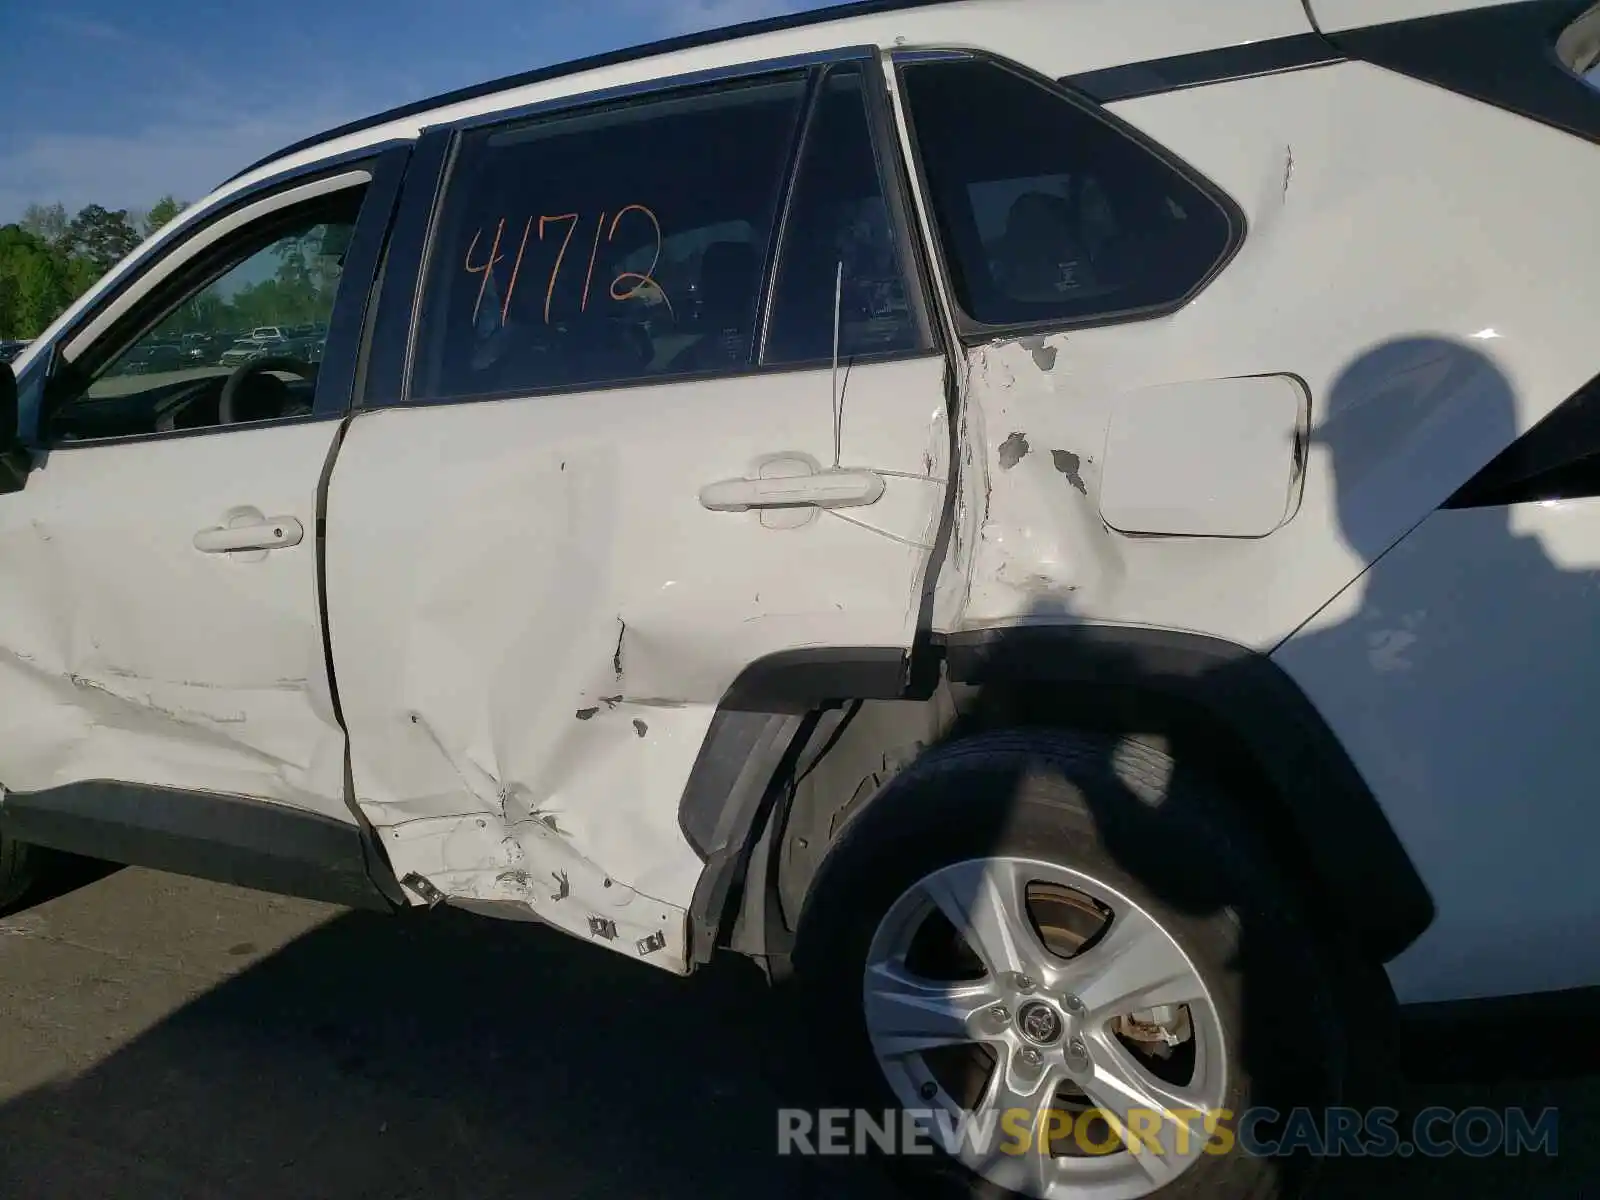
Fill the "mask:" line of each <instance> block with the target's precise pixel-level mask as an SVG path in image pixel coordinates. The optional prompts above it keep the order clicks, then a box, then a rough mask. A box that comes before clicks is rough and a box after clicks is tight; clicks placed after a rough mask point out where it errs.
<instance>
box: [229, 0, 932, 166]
mask: <svg viewBox="0 0 1600 1200" xmlns="http://www.w3.org/2000/svg"><path fill="white" fill-rule="evenodd" d="M946 2H947V0H848V2H846V3H842V4H841V3H835V4H831V5H828V6H826V7H823V8H815V9H810V10H808V11H805V12H797V13H785V14H783V15H780V16H776V17H762V18H760V19H759V20H755V21H743V22H740V23H739V24H737V25H725V26H723V27H722V28H720V29H711V30H707V31H705V32H704V33H686V34H680V35H678V36H677V37H670V38H663V39H661V40H659V41H654V42H646V43H644V44H643V45H639V46H629V47H627V48H625V49H622V50H610V51H607V52H606V53H604V54H593V55H590V56H589V57H587V58H575V59H572V60H570V61H568V62H563V63H555V64H554V65H552V66H548V67H539V68H538V69H536V70H532V71H522V72H519V73H518V74H516V75H505V76H502V77H501V78H499V79H491V80H489V81H487V82H486V83H476V84H472V85H471V86H470V87H464V88H457V89H456V90H455V91H451V92H443V93H441V94H440V95H437V96H430V97H428V98H427V99H426V100H416V101H413V102H412V103H410V104H402V105H400V106H399V107H398V108H390V109H385V110H384V111H383V112H380V113H374V114H373V115H372V116H370V117H363V118H361V119H360V120H357V121H351V122H349V123H347V124H344V125H338V126H335V127H334V128H332V129H328V130H324V131H323V132H322V133H319V134H315V135H314V136H312V137H308V138H301V139H300V140H299V141H298V142H293V143H291V144H290V145H287V146H285V147H283V149H281V150H274V151H273V152H272V153H271V154H269V155H267V156H266V157H265V158H259V159H257V160H256V161H255V162H253V163H251V164H250V165H249V166H248V167H246V168H244V170H242V171H238V172H235V173H234V174H233V175H230V176H229V177H228V178H227V179H225V180H223V181H222V184H220V185H218V186H226V185H227V184H230V183H232V182H233V181H234V180H235V179H240V178H242V177H244V176H245V175H248V174H250V172H251V171H254V170H257V169H258V168H260V167H264V166H266V165H267V164H268V163H272V162H276V161H277V160H278V159H280V158H287V157H288V156H289V155H291V154H297V153H299V152H300V151H301V150H309V149H311V148H312V147H313V146H319V145H321V144H322V143H323V142H330V141H333V140H334V139H335V138H341V137H348V136H349V135H350V134H352V133H360V132H361V131H362V130H364V129H373V128H376V127H377V126H379V125H385V124H387V123H388V122H390V121H399V120H402V119H404V118H406V117H414V116H417V115H419V114H421V113H425V112H430V111H432V110H433V109H436V108H444V107H446V106H447V105H451V104H461V103H464V102H465V101H468V100H477V99H479V98H481V97H483V96H492V95H494V94H495V93H496V92H504V91H509V90H510V89H512V88H518V87H527V86H528V85H530V84H534V83H544V82H546V81H548V80H551V79H560V78H561V77H562V76H564V75H576V74H579V73H580V72H583V71H595V70H599V69H600V68H602V67H614V66H618V65H620V64H622V63H628V62H638V61H639V60H641V59H646V58H654V57H655V56H656V55H659V54H673V53H676V52H677V51H680V50H694V49H697V48H699V47H701V46H715V45H719V44H720V43H722V42H733V41H738V40H739V39H740V38H747V37H758V36H760V35H761V34H765V33H781V32H783V31H785V30H788V29H803V28H805V27H806V26H808V25H825V24H827V23H828V22H830V21H843V20H848V19H849V18H851V17H866V16H872V15H875V14H877V13H886V12H895V11H897V10H900V9H907V8H926V7H929V6H931V5H935V4H942V3H946Z"/></svg>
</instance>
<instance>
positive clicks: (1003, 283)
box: [901, 58, 1237, 327]
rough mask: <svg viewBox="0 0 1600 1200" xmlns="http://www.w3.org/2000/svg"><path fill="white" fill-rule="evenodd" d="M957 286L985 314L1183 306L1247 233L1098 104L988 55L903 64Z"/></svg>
mask: <svg viewBox="0 0 1600 1200" xmlns="http://www.w3.org/2000/svg"><path fill="white" fill-rule="evenodd" d="M901 70H902V78H903V80H904V85H905V93H906V99H907V105H908V108H909V111H910V116H911V120H912V126H913V131H914V134H915V140H916V146H917V153H918V158H919V162H920V166H921V169H922V171H923V173H924V176H925V179H926V181H927V185H928V192H929V196H930V199H931V202H932V206H933V209H934V214H935V217H936V220H937V224H938V228H939V234H940V240H941V242H942V244H943V249H944V258H945V262H946V265H947V268H948V270H949V273H950V276H951V282H952V284H953V286H954V288H955V292H956V298H957V300H958V302H959V303H960V305H961V308H962V310H963V311H964V313H965V315H966V317H967V318H968V322H969V323H970V324H974V325H977V326H980V327H995V326H1000V327H1007V326H1017V325H1038V324H1046V325H1048V324H1071V323H1077V322H1099V321H1106V320H1111V319H1116V318H1118V317H1129V318H1131V317H1135V316H1141V315H1149V314H1151V313H1152V312H1155V311H1165V310H1169V309H1170V308H1172V307H1175V306H1177V305H1178V304H1180V303H1182V302H1183V301H1184V300H1186V299H1187V298H1188V297H1189V296H1191V295H1192V294H1193V293H1194V292H1195V291H1196V290H1198V288H1199V287H1200V286H1201V285H1202V284H1203V283H1204V282H1205V281H1206V279H1207V278H1208V277H1209V276H1210V274H1211V273H1212V271H1213V270H1214V269H1215V268H1216V267H1217V265H1218V264H1219V263H1220V262H1221V261H1222V260H1223V259H1224V258H1226V257H1227V255H1228V254H1230V253H1231V252H1232V249H1233V247H1234V245H1235V244H1236V237H1237V227H1236V221H1235V219H1234V218H1233V216H1232V215H1231V213H1230V210H1229V209H1228V208H1226V207H1225V206H1224V203H1223V202H1222V201H1221V200H1220V199H1219V198H1218V197H1217V196H1215V195H1214V194H1212V193H1210V192H1208V191H1207V190H1205V189H1204V188H1202V187H1201V186H1200V185H1199V184H1198V183H1197V182H1195V181H1193V180H1191V179H1190V178H1189V177H1188V176H1187V175H1185V174H1184V173H1183V172H1182V171H1180V170H1179V169H1178V168H1177V167H1176V166H1174V165H1173V164H1172V163H1170V162H1167V161H1165V160H1164V159H1163V158H1161V157H1159V156H1158V155H1157V154H1156V153H1155V152H1154V151H1153V150H1152V149H1150V148H1149V147H1147V146H1145V145H1142V144H1141V143H1139V142H1138V141H1136V140H1135V139H1134V138H1133V137H1132V136H1130V135H1129V134H1128V133H1126V132H1124V131H1123V130H1121V129H1119V128H1117V127H1116V126H1115V125H1113V124H1112V123H1111V122H1109V121H1107V120H1104V119H1102V118H1101V117H1100V116H1098V115H1096V114H1095V113H1094V112H1092V111H1091V110H1090V109H1089V108H1087V107H1086V106H1084V105H1082V104H1080V103H1078V102H1077V101H1075V100H1073V99H1071V98H1069V97H1068V96H1066V95H1064V94H1062V93H1061V92H1059V91H1057V90H1055V89H1054V88H1053V87H1051V86H1048V85H1046V84H1044V83H1042V82H1039V81H1035V80H1033V79H1031V78H1029V77H1027V76H1025V75H1023V74H1021V73H1020V72H1017V71H1013V70H1011V69H1010V68H1007V67H1005V66H1003V65H1001V64H999V63H995V62H991V61H988V60H984V59H978V58H971V59H948V60H934V61H924V62H916V63H911V64H907V65H905V66H903V67H902V68H901Z"/></svg>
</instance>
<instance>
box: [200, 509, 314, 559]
mask: <svg viewBox="0 0 1600 1200" xmlns="http://www.w3.org/2000/svg"><path fill="white" fill-rule="evenodd" d="M305 534H306V531H305V527H304V526H302V525H301V524H300V522H299V521H298V520H296V519H295V518H294V517H268V518H267V519H266V520H264V521H260V522H256V523H252V524H249V525H235V526H223V525H219V526H217V527H216V528H214V529H202V530H201V531H200V532H199V533H197V534H195V535H194V548H195V549H196V550H198V551H200V553H202V554H236V553H238V552H239V551H241V550H286V549H288V548H289V547H290V546H298V545H299V544H300V539H301V538H303V537H305Z"/></svg>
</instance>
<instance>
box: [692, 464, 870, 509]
mask: <svg viewBox="0 0 1600 1200" xmlns="http://www.w3.org/2000/svg"><path fill="white" fill-rule="evenodd" d="M882 495H883V476H882V475H879V474H878V473H877V472H876V471H842V470H832V471H818V472H816V473H815V474H811V475H779V476H774V477H771V478H759V479H724V480H721V481H719V482H717V483H708V484H706V486H705V487H703V488H701V489H700V503H701V504H702V505H704V506H705V507H706V508H709V509H711V510H712V511H713V512H746V511H748V510H749V509H752V508H795V507H812V508H853V507H855V506H857V505H861V504H873V503H876V502H877V500H878V498H879V497H880V496H882Z"/></svg>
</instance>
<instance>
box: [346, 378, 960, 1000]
mask: <svg viewBox="0 0 1600 1200" xmlns="http://www.w3.org/2000/svg"><path fill="white" fill-rule="evenodd" d="M943 378H944V360H943V359H942V358H940V357H938V356H929V357H924V358H920V359H910V360H905V361H900V362H890V363H878V364H871V365H863V366H859V367H856V368H855V369H853V370H852V371H851V372H850V375H849V378H848V380H847V383H846V386H845V388H844V395H843V402H842V422H841V426H840V447H839V454H840V462H841V463H842V464H843V465H845V466H847V467H856V468H866V469H870V470H873V471H878V472H881V473H882V475H883V478H884V481H885V492H884V496H883V498H882V499H881V500H880V501H879V502H878V503H876V504H873V505H869V506H865V507H861V508H852V509H847V510H845V511H843V512H828V511H817V510H812V514H811V515H812V519H811V520H810V521H808V522H807V523H805V524H804V525H801V526H798V527H795V528H769V527H767V526H766V525H765V524H763V520H762V517H763V514H762V513H761V512H755V511H752V512H715V511H710V510H708V509H706V508H704V507H703V506H702V505H701V504H700V502H699V499H698V496H699V492H700V489H701V488H702V487H703V486H704V485H705V484H707V483H712V482H715V481H717V480H721V479H728V478H737V477H742V476H745V475H748V474H750V473H751V472H752V470H753V467H754V464H757V463H758V462H759V461H760V460H761V459H763V458H764V457H766V456H769V455H772V454H780V453H790V454H803V455H809V456H810V457H812V458H814V459H816V460H818V461H822V462H831V461H833V458H834V448H833V440H834V427H833V407H832V391H831V375H830V372H829V371H828V370H826V369H824V370H821V371H794V372H790V373H786V374H783V375H778V376H773V377H770V378H768V379H765V380H762V381H761V382H760V383H759V384H757V383H755V382H753V381H750V380H743V379H728V380H710V381H695V382H686V383H677V384H661V385H650V386H640V387H635V388H628V389H611V390H606V391H599V392H588V393H584V394H578V395H570V396H548V395H542V396H535V397H529V398H526V399H508V400H500V401H492V402H487V403H481V404H473V405H457V406H443V407H418V408H388V409H378V410H373V411H369V412H363V413H361V414H360V415H358V416H357V417H356V418H355V420H354V422H353V423H352V425H351V427H350V430H349V433H348V434H347V436H346V438H345V441H344V444H343V446H342V448H341V450H340V454H339V462H338V467H337V469H336V470H335V471H334V474H333V478H332V483H331V487H330V494H329V501H328V545H329V557H328V615H329V622H330V632H331V641H332V646H333V655H334V660H335V662H337V663H338V664H339V673H340V697H341V701H342V705H343V712H344V716H345V720H346V724H347V727H348V729H349V730H350V734H351V747H352V755H353V772H354V780H355V787H356V798H357V800H358V802H359V803H360V805H361V808H362V811H363V812H364V813H365V814H366V815H367V817H368V818H369V819H370V820H371V821H372V823H373V825H374V826H375V827H376V828H377V830H378V833H379V836H380V837H381V839H382V841H383V845H384V847H385V849H386V851H387V853H388V855H389V859H390V862H391V863H392V864H393V866H394V868H395V873H396V875H397V876H399V877H400V878H401V879H404V878H405V877H406V876H407V875H408V874H409V873H411V872H416V873H419V874H420V875H422V876H423V877H424V878H426V879H427V880H429V881H430V882H431V883H432V885H433V886H435V887H437V888H438V889H439V890H440V891H441V892H443V893H444V894H445V895H446V896H449V897H464V898H470V899H474V900H486V901H511V902H514V903H516V904H521V905H523V906H525V907H526V908H528V909H531V910H532V911H533V912H535V913H537V914H539V915H540V916H541V917H544V918H546V919H548V920H550V921H551V922H552V923H554V924H556V925H558V926H560V927H562V928H564V929H567V930H568V931H569V932H573V933H576V934H578V935H579V936H582V937H585V938H593V939H597V940H600V941H604V942H610V943H614V944H615V945H616V946H617V947H618V948H627V949H629V952H630V953H635V954H640V953H642V952H641V951H639V950H638V946H639V944H640V943H642V942H647V941H649V940H650V939H651V938H652V937H654V936H656V935H659V936H660V937H661V938H664V939H665V946H664V947H660V948H658V949H656V950H652V951H651V952H650V953H649V954H648V955H647V957H648V959H649V961H651V962H656V963H658V964H659V965H662V966H666V967H670V968H672V969H678V970H682V969H686V966H685V961H684V953H685V933H684V923H683V914H684V912H685V911H686V910H687V908H688V907H689V903H690V900H691V898H692V896H693V893H694V888H695V884H696V882H697V881H698V879H699V876H700V872H701V869H702V864H701V861H700V858H699V857H698V856H697V855H696V853H695V852H694V849H693V848H692V847H691V846H690V845H689V843H688V842H687V841H686V840H685V839H684V837H683V834H682V833H681V832H680V830H679V829H678V825H677V812H678V801H679V798H680V797H681V795H682V793H683V788H684V783H685V781H686V780H687V779H688V778H689V776H690V773H691V771H692V768H693V766H694V762H695V758H696V755H697V754H698V753H699V750H700V746H701V742H702V741H703V739H704V737H705V734H706V731H707V729H708V727H709V726H710V723H711V719H712V717H713V716H714V715H715V714H716V711H717V706H718V704H719V703H720V702H721V700H722V698H723V695H724V693H726V692H727V690H728V688H729V686H730V685H731V684H732V683H733V681H734V679H735V678H736V677H737V676H738V675H739V673H740V672H741V671H742V670H743V669H744V668H745V667H746V666H747V665H748V664H750V663H751V662H754V661H756V660H757V659H760V658H763V657H765V656H767V655H769V654H773V653H777V652H781V651H785V650H794V649H803V648H806V647H814V646H830V647H850V646H863V647H885V646H889V647H892V646H901V647H909V646H910V644H911V641H912V636H913V634H914V632H915V630H916V626H917V618H918V611H919V606H920V599H921V589H922V586H923V576H924V571H925V568H926V566H927V563H928V560H929V557H930V548H931V546H932V543H933V538H934V536H935V533H936V531H937V526H938V520H939V514H940V512H941V509H942V506H943V499H944V484H943V472H944V471H945V470H946V468H947V458H948V455H947V454H946V452H945V447H947V446H948V442H949V439H948V434H947V429H946V423H945V416H944V404H945V401H944V391H943ZM711 430H715V431H716V436H714V437H710V436H707V431H711ZM593 922H598V924H594V925H592V923H593ZM606 922H613V923H614V924H615V926H616V930H615V933H614V934H613V933H612V931H611V929H610V926H609V925H607V924H606Z"/></svg>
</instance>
